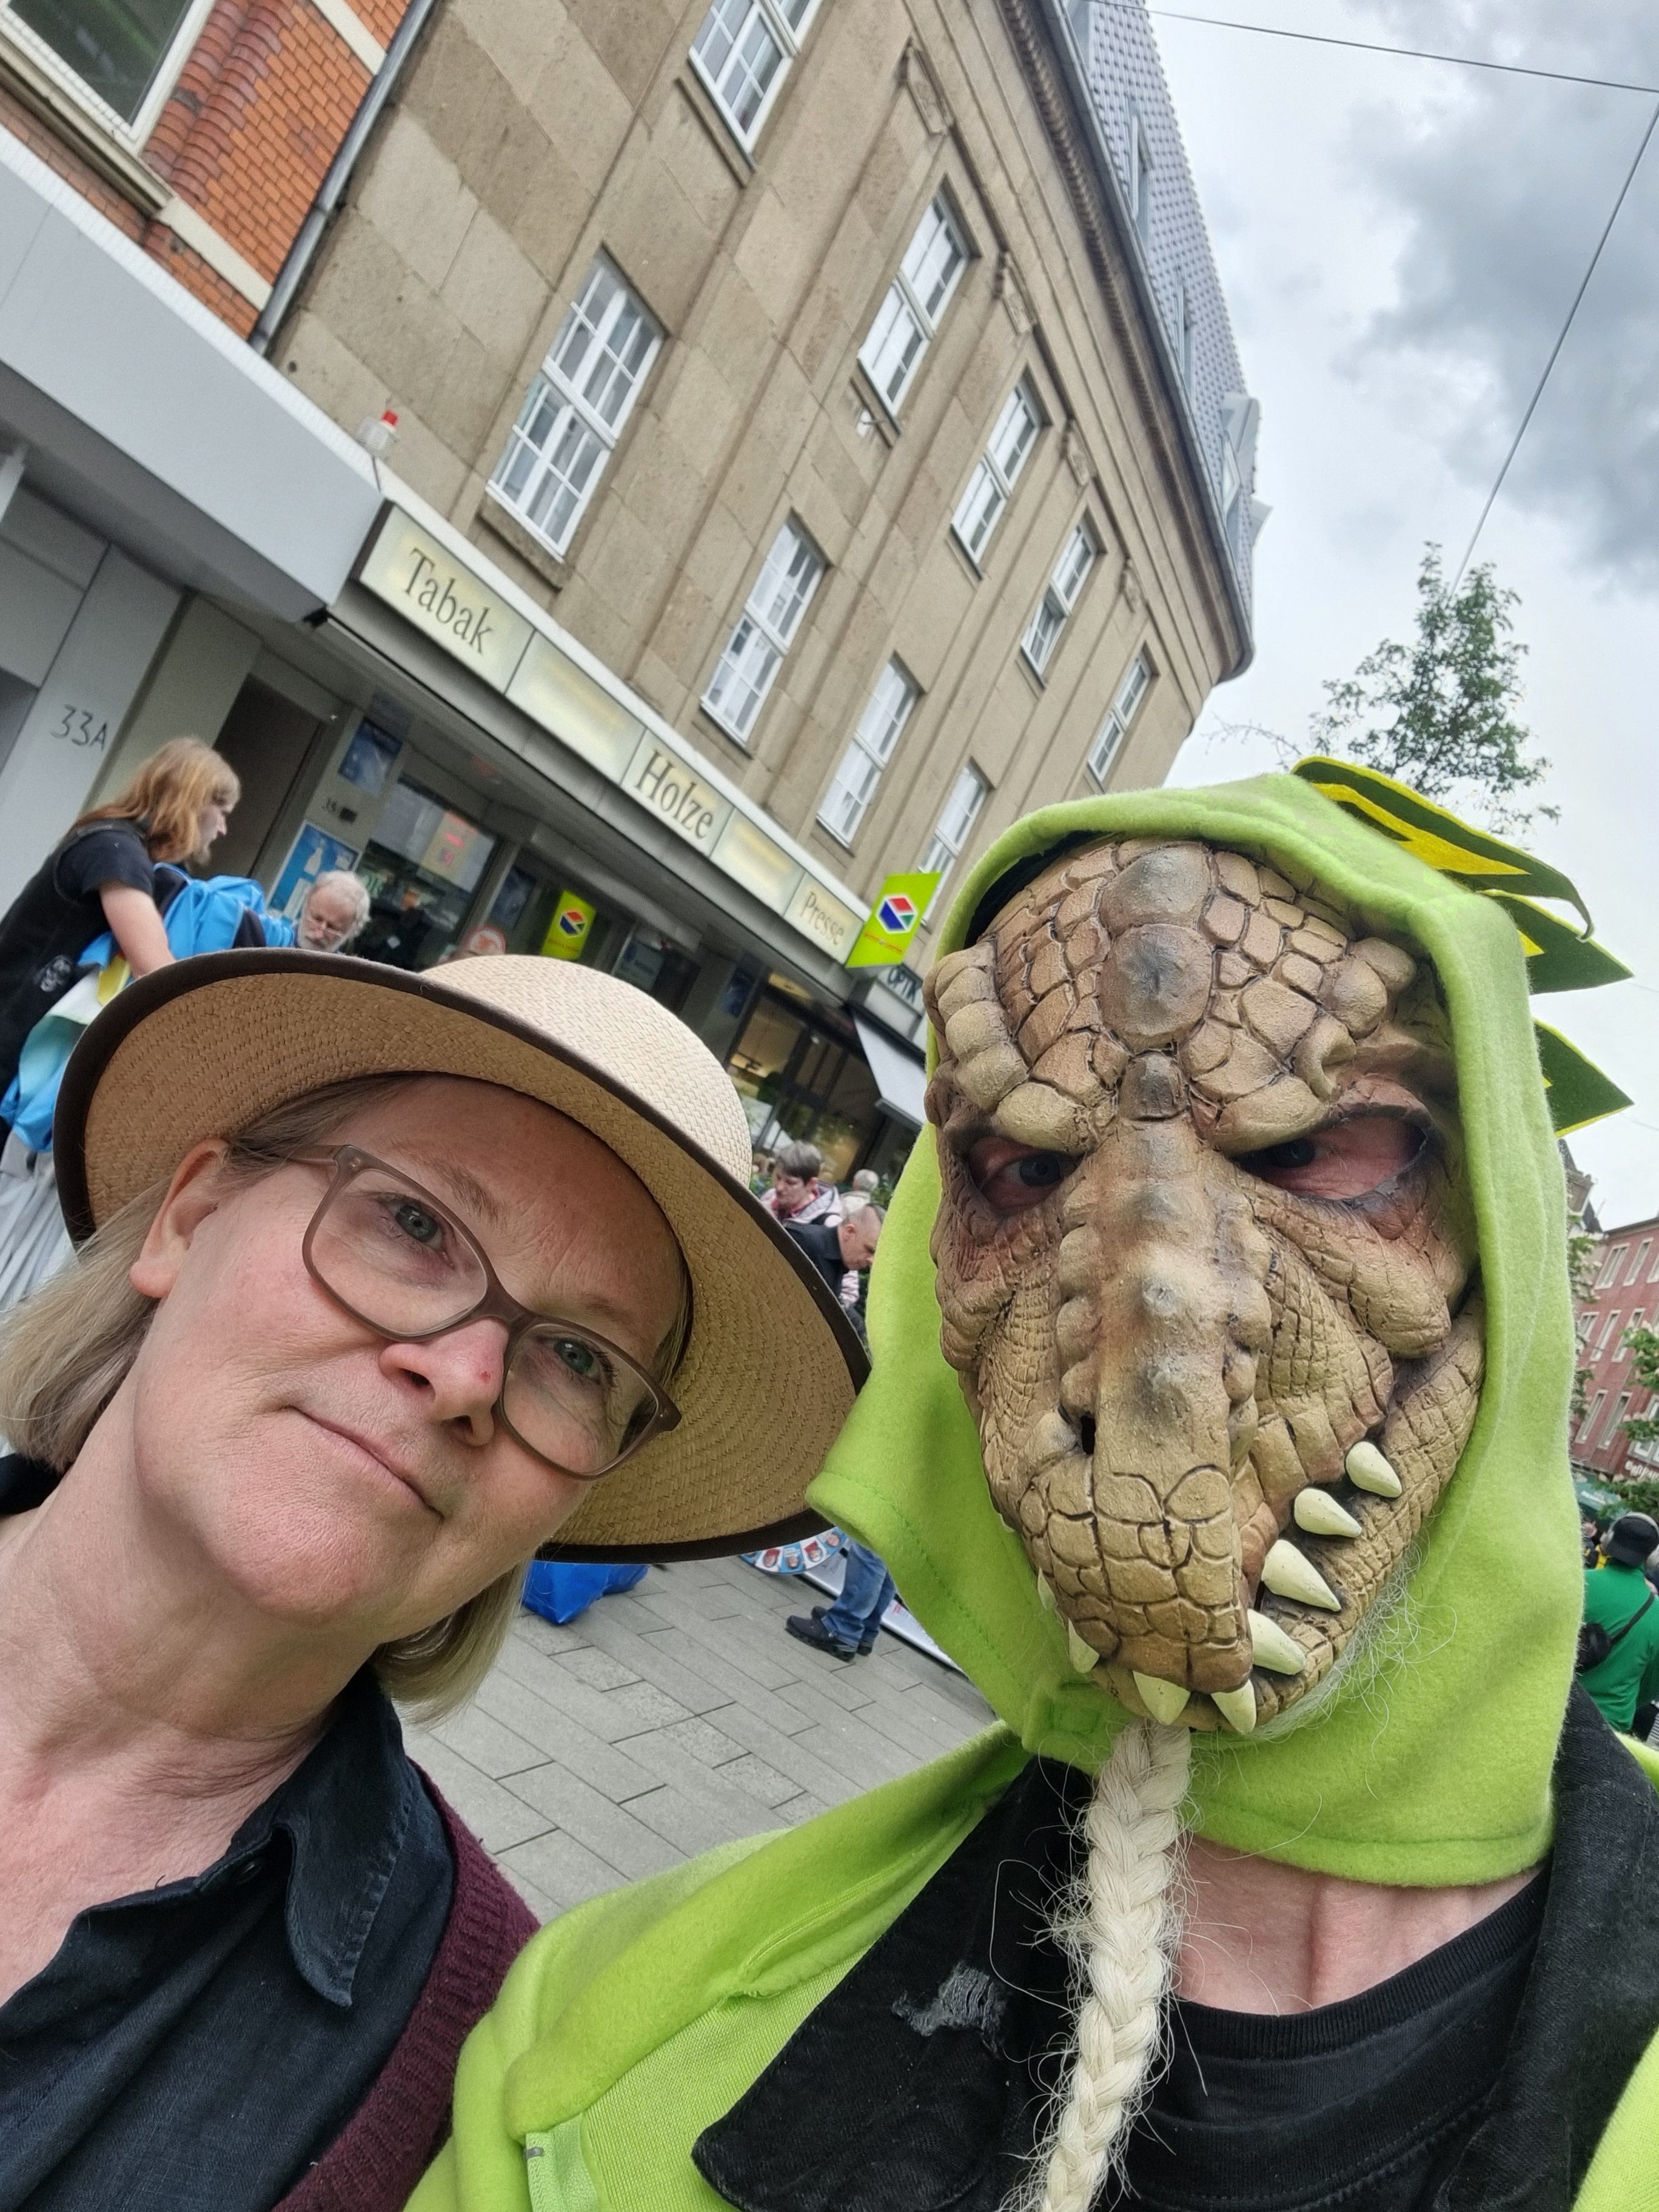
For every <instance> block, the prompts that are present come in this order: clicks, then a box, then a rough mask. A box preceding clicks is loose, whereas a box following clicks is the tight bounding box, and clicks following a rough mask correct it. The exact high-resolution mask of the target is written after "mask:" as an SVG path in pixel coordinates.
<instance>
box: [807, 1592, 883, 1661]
mask: <svg viewBox="0 0 1659 2212" xmlns="http://www.w3.org/2000/svg"><path fill="white" fill-rule="evenodd" d="M828 1612H829V1607H828V1606H827V1605H815V1606H814V1607H812V1618H813V1620H823V1616H824V1614H825V1613H828ZM875 1648H876V1639H875V1638H874V1637H873V1636H872V1638H870V1641H869V1642H868V1643H867V1644H860V1646H859V1657H860V1659H867V1658H868V1657H869V1656H870V1654H871V1653H872V1651H873V1650H875Z"/></svg>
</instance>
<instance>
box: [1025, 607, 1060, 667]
mask: <svg viewBox="0 0 1659 2212" xmlns="http://www.w3.org/2000/svg"><path fill="white" fill-rule="evenodd" d="M1065 623H1066V610H1065V609H1064V607H1062V606H1061V605H1060V602H1059V600H1058V599H1056V598H1055V597H1054V592H1053V591H1052V590H1050V591H1047V592H1044V593H1043V595H1042V605H1040V606H1039V607H1038V609H1037V611H1036V613H1035V614H1034V615H1033V616H1032V617H1031V627H1030V629H1029V630H1027V632H1026V633H1025V652H1026V656H1027V658H1028V659H1030V661H1031V662H1032V664H1033V665H1034V666H1035V667H1036V668H1037V669H1038V670H1039V671H1041V670H1042V669H1044V668H1046V667H1047V666H1048V655H1049V654H1050V653H1052V652H1053V651H1054V640H1055V639H1056V638H1057V637H1058V636H1059V635H1060V631H1061V629H1063V628H1064V627H1065Z"/></svg>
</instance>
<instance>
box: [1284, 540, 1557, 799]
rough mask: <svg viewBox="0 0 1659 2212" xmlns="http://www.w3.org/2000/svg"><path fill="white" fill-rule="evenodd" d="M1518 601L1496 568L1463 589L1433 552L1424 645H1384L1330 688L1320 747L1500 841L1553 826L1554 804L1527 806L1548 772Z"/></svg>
mask: <svg viewBox="0 0 1659 2212" xmlns="http://www.w3.org/2000/svg"><path fill="white" fill-rule="evenodd" d="M1516 604H1517V599H1516V593H1515V592H1512V591H1509V590H1507V589H1505V588H1504V586H1500V585H1499V584H1498V583H1497V582H1496V581H1495V580H1494V578H1493V574H1492V563H1491V562H1482V563H1481V564H1480V567H1478V568H1471V569H1470V570H1469V572H1468V575H1466V576H1465V577H1464V578H1463V579H1462V581H1461V583H1458V584H1456V585H1453V584H1450V583H1449V582H1448V581H1447V580H1446V577H1445V574H1444V571H1443V568H1442V567H1441V561H1440V548H1439V547H1438V546H1437V545H1432V544H1431V545H1427V546H1425V548H1424V551H1423V560H1422V565H1421V566H1420V568H1419V570H1418V574H1417V635H1416V636H1415V638H1414V639H1413V641H1412V642H1411V643H1410V644H1409V645H1401V644H1400V643H1399V642H1398V641H1396V640H1395V639H1393V638H1385V639H1384V640H1383V643H1382V644H1381V645H1379V646H1378V647H1376V651H1375V652H1374V653H1368V654H1367V655H1366V657H1365V659H1364V660H1362V661H1361V662H1360V664H1359V665H1358V668H1357V669H1356V670H1355V671H1354V672H1353V674H1352V676H1350V677H1348V678H1345V679H1344V681H1342V682H1341V683H1340V684H1334V683H1327V684H1326V685H1325V687H1324V688H1325V696H1326V700H1327V702H1328V703H1327V705H1326V708H1325V711H1324V713H1323V714H1316V715H1315V716H1314V717H1313V718H1312V721H1311V724H1310V727H1311V730H1312V733H1313V737H1314V739H1315V742H1316V744H1318V745H1319V747H1320V748H1321V750H1322V751H1325V752H1328V753H1334V754H1338V755H1344V756H1346V757H1347V758H1348V759H1350V760H1354V761H1358V763H1360V764H1361V766H1362V767H1364V768H1372V769H1377V770H1378V771H1379V772H1380V773H1381V774H1382V775H1392V776H1395V777H1397V778H1398V779H1399V781H1401V783H1407V784H1409V785H1410V786H1411V787H1412V789H1413V791H1418V792H1420V793H1422V795H1423V797H1424V798H1425V799H1437V800H1441V801H1443V802H1444V803H1445V804H1446V805H1449V806H1450V807H1452V808H1453V809H1454V810H1455V811H1457V812H1460V813H1462V812H1474V813H1477V814H1481V815H1484V816H1485V817H1486V826H1487V827H1488V828H1489V829H1492V830H1494V831H1496V832H1498V834H1500V835H1504V836H1517V835H1520V834H1522V833H1523V832H1524V831H1525V830H1526V829H1527V828H1528V825H1529V824H1530V823H1531V822H1532V820H1533V818H1534V816H1535V815H1539V814H1541V815H1543V816H1544V817H1546V818H1547V820H1549V821H1552V822H1553V821H1554V820H1555V819H1556V815H1557V810H1556V809H1555V808H1554V807H1552V806H1534V807H1530V808H1523V807H1522V806H1521V805H1518V804H1517V802H1518V801H1519V799H1521V798H1522V796H1523V795H1524V794H1525V793H1527V792H1528V791H1530V790H1532V789H1533V788H1534V786H1536V785H1537V784H1538V783H1540V782H1541V781H1542V780H1543V777H1544V775H1545V774H1546V773H1547V769H1548V768H1549V763H1548V761H1547V760H1543V759H1541V758H1539V757H1536V756H1535V755H1534V751H1533V750H1532V748H1533V743H1534V740H1533V736H1532V732H1530V731H1529V730H1528V728H1527V727H1526V726H1525V725H1524V724H1523V723H1522V722H1520V721H1518V720H1516V708H1517V707H1518V705H1519V703H1520V700H1521V696H1522V682H1521V664H1522V659H1524V657H1525V654H1526V650H1527V648H1526V647H1525V646H1524V645H1522V644H1520V643H1518V642H1517V641H1516V638H1515V636H1514V635H1513V632H1514V629H1515V623H1514V620H1513V617H1512V616H1511V613H1510V610H1511V609H1512V608H1513V607H1514V606H1515V605H1516Z"/></svg>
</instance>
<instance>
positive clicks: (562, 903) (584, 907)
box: [542, 890, 593, 960]
mask: <svg viewBox="0 0 1659 2212" xmlns="http://www.w3.org/2000/svg"><path fill="white" fill-rule="evenodd" d="M592 927H593V908H592V906H591V905H590V904H589V902H588V901H587V900H586V899H585V898H583V897H581V896H580V895H579V894H578V893H577V892H575V891H572V890H562V891H561V892H560V893H559V898H558V903H557V905H556V906H555V908H554V909H553V919H552V921H550V922H549V923H548V925H547V935H546V936H545V937H544V939H542V951H544V953H545V954H546V955H547V957H548V958H549V959H550V960H580V958H581V957H582V947H583V945H586V942H587V933H588V931H589V930H590V929H592Z"/></svg>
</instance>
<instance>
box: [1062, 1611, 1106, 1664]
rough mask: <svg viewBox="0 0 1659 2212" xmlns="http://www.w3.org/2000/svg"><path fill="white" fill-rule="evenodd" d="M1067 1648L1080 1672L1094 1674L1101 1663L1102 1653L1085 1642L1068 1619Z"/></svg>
mask: <svg viewBox="0 0 1659 2212" xmlns="http://www.w3.org/2000/svg"><path fill="white" fill-rule="evenodd" d="M1066 1650H1068V1651H1069V1652H1070V1653H1071V1655H1072V1664H1073V1667H1075V1668H1077V1671H1078V1673H1079V1674H1093V1672H1094V1670H1095V1668H1097V1667H1098V1666H1099V1664H1100V1654H1099V1652H1098V1651H1097V1650H1095V1647H1094V1645H1093V1644H1085V1642H1084V1640H1083V1638H1081V1637H1080V1636H1079V1634H1078V1632H1077V1631H1076V1629H1074V1628H1073V1626H1072V1624H1071V1622H1070V1621H1069V1620H1068V1621H1067V1622H1066Z"/></svg>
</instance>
